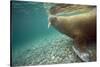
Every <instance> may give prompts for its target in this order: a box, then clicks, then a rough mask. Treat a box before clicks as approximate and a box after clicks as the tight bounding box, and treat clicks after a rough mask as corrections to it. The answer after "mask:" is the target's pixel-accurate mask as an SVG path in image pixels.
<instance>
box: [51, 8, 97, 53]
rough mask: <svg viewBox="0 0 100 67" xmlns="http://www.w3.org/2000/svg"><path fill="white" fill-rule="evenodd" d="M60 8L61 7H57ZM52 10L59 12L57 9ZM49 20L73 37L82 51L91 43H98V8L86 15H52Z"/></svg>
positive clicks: (58, 28) (59, 29) (62, 31)
mask: <svg viewBox="0 0 100 67" xmlns="http://www.w3.org/2000/svg"><path fill="white" fill-rule="evenodd" d="M58 8H60V7H57V8H55V9H56V10H57V9H58ZM53 9H54V8H53ZM52 11H54V13H55V12H56V13H57V11H55V10H52ZM61 11H62V10H61ZM58 12H60V10H59V11H58ZM49 20H50V22H51V25H52V26H53V27H55V28H56V29H57V30H58V31H60V32H61V33H63V34H66V35H68V36H70V37H71V38H73V39H74V41H75V43H76V45H75V46H76V47H77V48H79V49H80V51H83V52H84V51H85V50H86V49H87V48H88V47H89V43H92V42H95V43H96V9H94V11H90V12H89V13H87V14H86V15H75V16H68V17H67V16H63V17H62V16H57V17H50V18H49Z"/></svg>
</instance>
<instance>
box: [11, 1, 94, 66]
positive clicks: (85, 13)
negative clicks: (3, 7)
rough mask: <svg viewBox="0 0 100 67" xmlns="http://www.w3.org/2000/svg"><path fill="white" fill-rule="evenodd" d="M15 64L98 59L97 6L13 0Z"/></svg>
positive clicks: (12, 19) (65, 62) (31, 64)
mask: <svg viewBox="0 0 100 67" xmlns="http://www.w3.org/2000/svg"><path fill="white" fill-rule="evenodd" d="M10 4H11V6H10V8H11V65H12V66H33V65H48V64H67V63H79V62H92V61H96V6H95V5H79V4H63V3H61V4H60V3H59V4H58V3H46V2H32V1H11V3H10Z"/></svg>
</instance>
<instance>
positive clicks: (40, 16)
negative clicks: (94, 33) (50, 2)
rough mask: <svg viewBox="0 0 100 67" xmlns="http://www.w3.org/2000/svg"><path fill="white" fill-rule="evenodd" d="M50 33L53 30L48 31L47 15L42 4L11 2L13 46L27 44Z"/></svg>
mask: <svg viewBox="0 0 100 67" xmlns="http://www.w3.org/2000/svg"><path fill="white" fill-rule="evenodd" d="M51 32H54V29H53V28H50V29H48V14H47V13H46V9H45V8H44V6H43V3H34V2H32V3H31V2H18V1H14V2H12V34H13V44H17V43H23V42H27V41H30V40H32V39H35V38H36V37H38V36H41V35H48V34H50V33H51ZM14 46H20V45H18V44H17V45H14Z"/></svg>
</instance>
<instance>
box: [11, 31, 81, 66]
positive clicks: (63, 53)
mask: <svg viewBox="0 0 100 67" xmlns="http://www.w3.org/2000/svg"><path fill="white" fill-rule="evenodd" d="M72 45H73V42H72V39H71V38H69V37H67V36H66V35H63V34H59V33H54V34H51V35H44V36H40V37H38V38H37V39H36V40H34V41H33V42H31V43H27V46H26V47H25V46H23V47H20V49H17V50H15V51H14V53H13V56H14V57H13V61H12V62H13V63H12V64H13V66H25V65H27V66H28V65H46V64H63V63H74V62H81V60H80V59H79V58H78V57H77V55H76V54H75V53H74V51H73V50H72Z"/></svg>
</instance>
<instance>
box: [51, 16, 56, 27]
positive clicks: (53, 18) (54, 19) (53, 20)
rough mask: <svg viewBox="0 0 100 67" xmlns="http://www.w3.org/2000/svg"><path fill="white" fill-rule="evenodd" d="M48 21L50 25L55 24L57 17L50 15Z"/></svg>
mask: <svg viewBox="0 0 100 67" xmlns="http://www.w3.org/2000/svg"><path fill="white" fill-rule="evenodd" d="M49 21H50V23H51V25H54V26H55V25H56V24H57V18H56V17H50V18H49Z"/></svg>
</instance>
